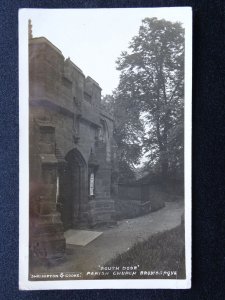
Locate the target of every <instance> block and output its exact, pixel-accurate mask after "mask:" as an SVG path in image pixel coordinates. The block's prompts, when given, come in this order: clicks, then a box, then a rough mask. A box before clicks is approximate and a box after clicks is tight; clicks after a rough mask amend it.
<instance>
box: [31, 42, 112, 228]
mask: <svg viewBox="0 0 225 300" xmlns="http://www.w3.org/2000/svg"><path fill="white" fill-rule="evenodd" d="M29 104H30V108H29V109H30V181H31V183H32V184H33V183H34V182H36V183H37V182H38V183H40V184H42V183H47V185H48V189H49V191H50V190H51V192H48V195H50V194H51V197H50V196H49V197H50V198H51V199H49V201H50V202H51V205H50V207H51V208H52V210H51V211H49V214H50V215H51V214H55V213H56V212H57V211H58V212H60V213H61V221H62V222H63V224H64V229H66V228H68V227H77V226H83V227H88V226H94V225H96V224H98V223H102V222H113V216H114V212H115V209H114V199H113V198H115V195H114V197H112V195H111V184H112V182H111V175H112V171H113V169H114V161H115V159H112V158H113V157H114V158H115V153H114V152H113V118H112V116H111V115H110V114H108V113H107V112H105V111H104V110H103V109H102V107H101V88H100V86H99V85H98V83H97V82H95V80H93V79H92V78H91V77H85V75H84V74H83V72H82V71H81V70H80V69H79V68H78V67H77V66H76V65H75V64H74V63H73V62H72V61H71V60H70V59H69V58H68V59H64V57H63V55H62V53H61V51H60V50H59V49H57V48H56V47H55V46H54V45H53V44H52V43H51V42H50V41H48V40H47V39H46V38H44V37H41V38H31V39H30V40H29ZM91 180H92V182H91ZM45 181H46V182H45ZM69 183H70V184H69ZM93 184H94V187H93V188H92V187H91V185H93ZM68 190H70V191H69V192H68ZM39 196H40V195H39ZM66 209H67V211H65V210H66ZM71 211H72V212H71ZM38 214H39V217H40V218H39V219H41V218H43V216H41V215H40V211H39V212H38ZM69 219H70V220H69ZM57 220H58V219H57Z"/></svg>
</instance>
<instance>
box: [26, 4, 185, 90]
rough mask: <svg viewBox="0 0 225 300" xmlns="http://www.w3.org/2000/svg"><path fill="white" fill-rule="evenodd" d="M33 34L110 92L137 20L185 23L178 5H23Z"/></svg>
mask: <svg viewBox="0 0 225 300" xmlns="http://www.w3.org/2000/svg"><path fill="white" fill-rule="evenodd" d="M26 15H27V18H28V19H29V18H30V19H31V20H32V25H33V36H34V37H40V36H44V37H46V38H47V39H49V40H50V41H51V42H52V43H53V44H54V45H55V46H56V47H57V48H59V49H60V50H61V51H62V54H63V55H64V57H65V58H67V57H70V59H71V60H72V61H73V62H74V63H75V64H76V65H77V66H78V67H79V68H80V69H82V71H83V72H84V74H85V76H91V77H92V78H93V79H95V80H96V81H97V82H98V83H99V84H100V86H101V87H102V94H103V95H105V94H110V93H111V92H112V90H113V89H115V88H116V87H117V85H118V82H119V72H118V71H117V70H116V64H115V61H116V59H117V58H118V57H119V56H120V54H121V52H122V51H125V50H127V48H128V45H129V42H130V41H131V39H132V37H133V36H135V35H137V34H138V30H139V27H140V25H141V21H142V20H143V19H144V18H146V17H158V18H159V19H163V18H164V19H166V20H169V21H174V22H175V21H179V22H182V23H183V24H184V25H185V22H186V20H185V13H184V10H183V9H182V8H179V9H178V8H176V9H174V8H166V9H153V8H138V9H137V8H130V9H27V13H26Z"/></svg>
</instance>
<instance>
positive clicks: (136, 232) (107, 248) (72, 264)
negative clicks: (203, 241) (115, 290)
mask: <svg viewBox="0 0 225 300" xmlns="http://www.w3.org/2000/svg"><path fill="white" fill-rule="evenodd" d="M183 212H184V206H183V203H182V202H166V205H165V207H164V208H162V209H161V210H159V211H156V212H153V213H150V214H148V215H145V216H142V217H138V218H134V219H126V220H122V221H119V222H118V223H117V225H115V226H113V227H111V228H106V227H100V228H98V229H96V231H103V234H102V235H101V236H99V237H98V238H97V239H95V240H94V241H92V242H91V243H89V244H88V245H86V246H85V247H82V246H72V245H70V246H68V247H67V256H66V259H65V261H64V262H61V263H60V264H58V265H57V266H52V267H50V268H49V269H48V270H46V269H45V268H44V267H43V266H42V267H40V268H38V270H35V271H38V272H46V271H49V272H76V271H78V272H87V271H90V270H91V271H95V270H96V271H97V270H99V266H103V265H104V264H106V262H107V261H109V260H111V259H112V258H114V257H116V256H117V255H118V254H120V253H123V252H125V251H127V250H129V249H130V247H132V245H134V244H135V243H136V242H140V241H143V240H145V239H148V238H149V237H150V236H152V235H153V234H156V233H158V232H163V231H165V230H168V229H172V228H174V227H176V226H178V225H179V224H180V222H181V215H182V214H183Z"/></svg>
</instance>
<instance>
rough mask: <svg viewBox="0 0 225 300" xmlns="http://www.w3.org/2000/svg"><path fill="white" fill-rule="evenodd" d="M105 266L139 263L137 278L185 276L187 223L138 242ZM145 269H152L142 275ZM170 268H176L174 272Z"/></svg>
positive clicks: (135, 264) (123, 265) (122, 277)
mask: <svg viewBox="0 0 225 300" xmlns="http://www.w3.org/2000/svg"><path fill="white" fill-rule="evenodd" d="M105 266H119V267H120V270H122V269H123V267H126V266H138V268H137V272H136V275H133V277H132V278H134V279H135V278H148V279H175V278H177V279H185V247H184V226H183V225H180V226H178V227H176V228H174V229H171V230H168V231H164V232H163V233H158V234H155V235H153V236H152V237H150V238H149V239H148V240H146V241H143V242H139V243H137V244H135V245H134V246H133V247H132V248H131V249H130V250H128V251H127V252H125V253H123V254H121V255H118V256H117V257H116V258H114V259H112V260H111V261H109V262H108V263H107V264H105ZM141 271H145V272H148V274H147V273H142V275H141V274H140V272H141ZM169 271H170V272H171V271H172V272H174V271H176V272H175V273H173V274H172V275H171V273H169ZM154 272H155V273H154ZM156 272H158V273H156ZM144 274H145V275H144ZM169 274H170V275H169ZM111 278H115V279H116V278H117V279H118V278H121V279H125V278H131V277H130V275H127V276H126V275H125V276H124V275H123V276H122V275H119V276H118V275H117V276H116V277H111Z"/></svg>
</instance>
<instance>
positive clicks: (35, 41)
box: [29, 36, 63, 56]
mask: <svg viewBox="0 0 225 300" xmlns="http://www.w3.org/2000/svg"><path fill="white" fill-rule="evenodd" d="M29 43H30V44H41V43H45V44H47V45H49V46H50V47H51V48H53V49H54V50H55V51H57V52H58V53H59V54H60V55H61V56H63V54H62V51H60V50H59V49H58V48H57V47H56V46H55V45H53V44H52V43H51V42H50V41H49V40H48V39H46V38H45V37H44V36H41V37H36V38H32V39H30V40H29Z"/></svg>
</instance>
